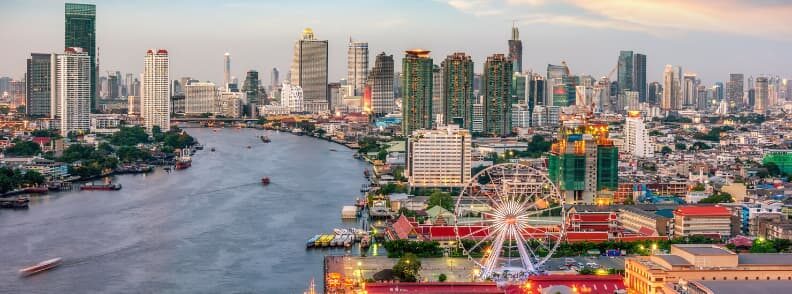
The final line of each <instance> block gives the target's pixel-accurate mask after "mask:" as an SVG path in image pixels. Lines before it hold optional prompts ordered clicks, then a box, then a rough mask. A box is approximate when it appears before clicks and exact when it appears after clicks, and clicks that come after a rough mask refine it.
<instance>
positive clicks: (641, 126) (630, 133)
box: [624, 111, 654, 158]
mask: <svg viewBox="0 0 792 294" xmlns="http://www.w3.org/2000/svg"><path fill="white" fill-rule="evenodd" d="M624 145H625V146H626V147H627V151H628V152H629V153H631V154H632V155H633V156H635V157H641V158H651V157H654V144H653V143H652V141H651V138H650V137H649V133H648V132H647V131H646V124H645V123H644V121H643V117H641V113H640V112H638V111H630V112H628V114H627V118H626V119H625V122H624Z"/></svg>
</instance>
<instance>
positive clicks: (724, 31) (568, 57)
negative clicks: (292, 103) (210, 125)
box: [0, 0, 792, 85]
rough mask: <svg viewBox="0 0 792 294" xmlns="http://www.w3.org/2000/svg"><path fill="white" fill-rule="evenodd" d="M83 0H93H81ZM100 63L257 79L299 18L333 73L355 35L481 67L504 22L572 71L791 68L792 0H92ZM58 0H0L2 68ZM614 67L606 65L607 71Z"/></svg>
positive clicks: (529, 65) (12, 66)
mask: <svg viewBox="0 0 792 294" xmlns="http://www.w3.org/2000/svg"><path fill="white" fill-rule="evenodd" d="M88 2H89V3H90V2H92V1H88ZM96 2H99V3H97V14H98V15H97V44H98V46H99V47H100V51H99V58H100V60H99V62H100V71H101V73H102V75H105V74H106V72H107V71H121V72H122V73H130V72H131V73H139V72H140V71H141V70H142V68H143V55H144V54H145V52H146V49H147V48H166V49H168V51H169V52H170V55H171V78H172V79H176V78H179V77H182V76H190V77H193V78H196V79H199V80H211V81H214V82H216V83H220V82H222V75H223V54H224V53H225V52H230V53H231V57H232V75H233V76H235V77H237V78H238V79H240V81H241V80H243V79H244V76H245V71H247V70H249V69H255V70H258V71H259V72H260V73H261V74H260V75H259V76H260V78H261V79H262V80H264V81H265V84H267V83H269V78H270V77H269V76H270V71H271V69H272V68H273V67H277V68H279V69H280V72H281V79H282V78H284V77H285V76H286V73H287V72H288V68H289V64H290V62H291V58H292V50H293V45H294V41H295V40H296V39H297V38H299V35H300V33H301V31H302V30H303V28H305V27H311V28H313V30H314V32H315V34H316V36H317V38H318V39H326V40H329V42H330V48H329V50H330V60H329V63H330V80H331V81H337V80H338V79H341V78H345V77H346V44H347V41H348V39H349V37H350V36H351V37H352V38H353V39H355V40H361V41H366V42H368V43H369V50H370V54H371V57H370V61H371V64H370V65H369V66H373V61H374V58H373V57H374V56H375V55H376V54H377V53H379V52H382V51H385V52H387V53H388V54H393V55H394V57H396V62H397V66H396V71H400V70H401V69H400V65H399V63H400V58H401V56H402V55H403V54H404V53H403V52H404V50H405V49H409V48H415V47H420V48H425V49H429V50H431V51H432V54H431V55H432V56H433V58H434V60H435V63H436V64H439V63H440V61H441V60H442V59H443V58H445V56H446V55H448V54H450V53H452V52H454V51H464V52H466V53H468V54H470V55H472V56H473V57H474V59H475V61H476V65H475V66H476V69H475V70H476V72H480V71H481V67H482V63H483V61H484V59H485V58H486V56H487V55H490V54H493V53H506V52H507V47H506V40H507V39H508V38H509V36H510V30H511V26H512V22H513V21H514V20H517V22H518V24H519V28H520V36H521V39H522V40H523V48H524V49H523V51H524V57H523V62H524V65H523V68H524V69H526V70H527V69H533V70H534V71H538V72H540V73H542V74H544V73H545V72H546V66H547V64H548V63H553V64H559V63H560V62H561V61H562V60H565V61H566V62H567V63H568V64H569V66H570V69H571V71H572V73H573V74H591V75H593V76H595V77H599V76H602V75H605V74H607V73H608V72H609V71H610V70H611V69H612V68H613V67H614V66H615V64H616V60H617V57H618V54H619V50H634V51H636V52H640V53H644V54H646V55H647V56H648V58H647V60H648V64H647V75H648V76H647V80H648V82H651V81H659V80H660V77H661V75H662V72H663V67H664V66H665V64H673V65H674V66H682V67H683V69H684V71H685V72H692V73H697V74H698V76H699V77H700V78H701V79H702V81H703V82H704V83H705V84H707V85H711V84H712V83H713V82H716V81H725V80H727V79H728V73H729V72H741V73H745V74H746V77H748V76H750V75H754V76H755V75H757V74H775V75H780V76H782V77H792V58H790V56H792V17H790V16H792V4H789V3H784V2H785V1H772V0H764V1H754V2H748V1H736V0H719V1H706V0H703V1H693V0H687V1H685V0H671V1H648V0H646V1H638V0H629V1H628V0H597V1H585V0H579V1H578V0H562V1H544V0H502V1H498V0H449V1H429V0H423V1H421V0H399V1H375V0H371V1H365V0H360V1H319V0H317V1H264V2H262V1H200V0H198V1H96ZM63 3H64V2H62V1H25V0H3V1H0V26H1V27H2V28H3V32H4V34H3V37H2V38H3V42H2V44H3V45H2V46H0V54H1V55H0V56H3V57H2V58H1V59H0V75H8V76H11V77H14V78H22V74H23V73H24V71H25V59H26V58H28V57H29V56H30V53H31V52H60V51H62V50H63V48H62V47H63V34H64V32H63V29H64V28H63V27H64V16H63V10H64V4H63ZM614 79H615V76H614Z"/></svg>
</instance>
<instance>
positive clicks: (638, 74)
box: [633, 53, 647, 102]
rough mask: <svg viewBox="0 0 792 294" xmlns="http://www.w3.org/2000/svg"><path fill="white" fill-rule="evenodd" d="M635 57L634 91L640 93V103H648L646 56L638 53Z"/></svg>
mask: <svg viewBox="0 0 792 294" xmlns="http://www.w3.org/2000/svg"><path fill="white" fill-rule="evenodd" d="M633 56H634V57H635V59H634V60H633V68H634V70H633V73H634V77H633V91H637V92H638V101H639V102H646V95H647V93H646V55H644V54H640V53H636V54H635V55H633Z"/></svg>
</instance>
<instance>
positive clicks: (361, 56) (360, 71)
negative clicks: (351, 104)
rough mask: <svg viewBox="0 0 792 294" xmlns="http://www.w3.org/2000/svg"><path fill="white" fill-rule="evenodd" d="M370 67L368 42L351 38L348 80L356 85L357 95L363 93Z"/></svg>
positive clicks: (348, 54)
mask: <svg viewBox="0 0 792 294" xmlns="http://www.w3.org/2000/svg"><path fill="white" fill-rule="evenodd" d="M368 68H369V50H368V43H366V42H355V41H352V38H349V48H348V50H347V81H348V82H349V83H351V84H352V85H353V86H354V87H355V95H357V96H362V95H363V87H365V86H366V78H367V77H368V71H369V70H368Z"/></svg>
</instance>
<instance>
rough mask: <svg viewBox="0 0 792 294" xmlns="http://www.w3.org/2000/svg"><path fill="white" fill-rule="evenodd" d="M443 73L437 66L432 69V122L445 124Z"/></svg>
mask: <svg viewBox="0 0 792 294" xmlns="http://www.w3.org/2000/svg"><path fill="white" fill-rule="evenodd" d="M443 102H444V101H443V71H442V69H441V68H440V67H439V66H437V65H436V64H435V65H434V66H433V67H432V121H434V122H437V123H441V122H444V121H445V119H444V118H443V114H444V113H445V103H443Z"/></svg>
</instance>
